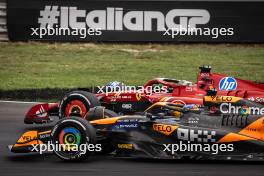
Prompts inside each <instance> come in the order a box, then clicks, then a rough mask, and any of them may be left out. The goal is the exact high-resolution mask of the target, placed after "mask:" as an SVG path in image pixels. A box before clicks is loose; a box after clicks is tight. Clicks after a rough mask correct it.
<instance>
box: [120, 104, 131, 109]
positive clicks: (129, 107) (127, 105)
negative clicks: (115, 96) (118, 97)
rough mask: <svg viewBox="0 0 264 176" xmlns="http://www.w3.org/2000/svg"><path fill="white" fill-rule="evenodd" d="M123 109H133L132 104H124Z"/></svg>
mask: <svg viewBox="0 0 264 176" xmlns="http://www.w3.org/2000/svg"><path fill="white" fill-rule="evenodd" d="M122 109H132V104H122Z"/></svg>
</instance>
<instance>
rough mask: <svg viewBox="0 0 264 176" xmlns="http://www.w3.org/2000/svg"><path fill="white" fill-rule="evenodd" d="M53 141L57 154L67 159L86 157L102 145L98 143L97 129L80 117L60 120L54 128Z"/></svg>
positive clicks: (74, 159)
mask: <svg viewBox="0 0 264 176" xmlns="http://www.w3.org/2000/svg"><path fill="white" fill-rule="evenodd" d="M51 141H52V144H53V145H54V147H53V152H54V153H55V155H56V156H58V157H59V158H60V159H62V160H66V161H78V160H82V159H86V158H88V157H89V156H90V155H91V154H92V153H93V152H96V151H101V148H100V145H98V144H97V145H98V146H97V145H96V132H95V129H94V128H93V126H92V125H91V124H90V123H89V122H88V121H86V120H85V119H82V118H79V117H70V118H64V119H61V120H60V121H58V122H57V124H56V125H55V126H54V128H53V129H52V132H51ZM88 149H89V151H88ZM91 149H92V150H91Z"/></svg>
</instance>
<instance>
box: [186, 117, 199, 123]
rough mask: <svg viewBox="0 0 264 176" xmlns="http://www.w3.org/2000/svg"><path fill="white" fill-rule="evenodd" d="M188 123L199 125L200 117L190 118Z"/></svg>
mask: <svg viewBox="0 0 264 176" xmlns="http://www.w3.org/2000/svg"><path fill="white" fill-rule="evenodd" d="M188 123H190V124H196V123H199V118H198V117H189V118H188Z"/></svg>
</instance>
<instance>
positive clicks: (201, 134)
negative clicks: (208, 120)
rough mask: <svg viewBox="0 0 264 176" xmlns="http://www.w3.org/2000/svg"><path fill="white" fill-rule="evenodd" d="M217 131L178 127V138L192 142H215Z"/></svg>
mask: <svg viewBox="0 0 264 176" xmlns="http://www.w3.org/2000/svg"><path fill="white" fill-rule="evenodd" d="M215 135H216V131H208V130H191V129H184V128H178V130H177V136H178V139H180V140H184V141H191V142H215V138H214V137H215Z"/></svg>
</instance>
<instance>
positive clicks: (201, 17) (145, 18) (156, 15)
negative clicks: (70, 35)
mask: <svg viewBox="0 0 264 176" xmlns="http://www.w3.org/2000/svg"><path fill="white" fill-rule="evenodd" d="M175 19H178V20H177V21H178V22H176V21H175ZM154 21H155V24H157V25H156V27H155V29H154ZM209 21H210V13H209V12H208V10H205V9H171V10H169V11H168V12H167V13H163V12H161V11H143V10H133V11H132V10H127V9H123V8H122V7H106V9H96V10H90V11H89V10H85V9H78V7H67V6H63V7H60V6H50V5H47V6H45V8H44V9H43V10H41V11H40V17H39V18H38V23H39V25H40V28H46V27H47V26H50V27H54V26H56V25H59V26H60V27H61V28H67V29H68V28H72V29H80V28H82V29H85V28H88V29H90V28H91V29H100V30H111V31H113V30H114V31H121V30H125V29H126V30H130V31H164V30H165V29H172V28H179V27H180V26H182V27H185V28H187V27H188V26H189V27H191V28H195V27H196V26H197V25H203V24H207V23H208V22H209ZM100 30H99V31H96V32H95V34H98V35H99V34H101V31H100Z"/></svg>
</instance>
